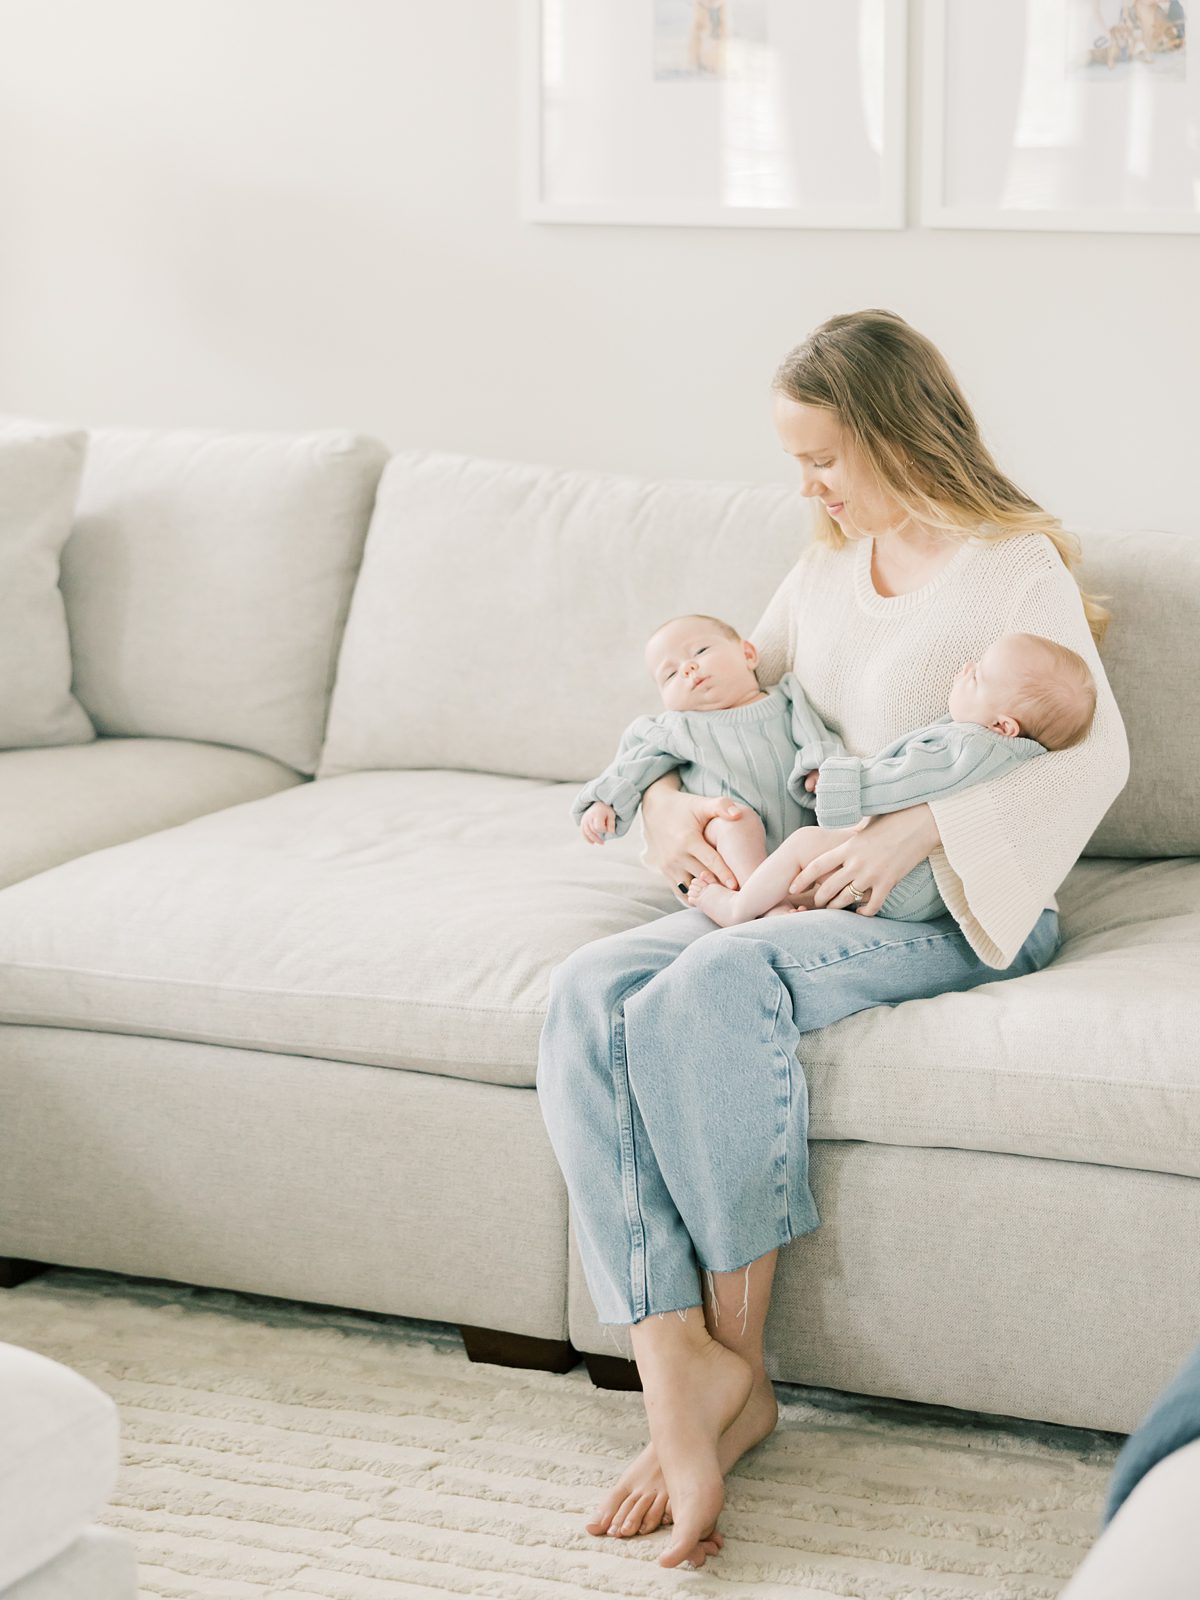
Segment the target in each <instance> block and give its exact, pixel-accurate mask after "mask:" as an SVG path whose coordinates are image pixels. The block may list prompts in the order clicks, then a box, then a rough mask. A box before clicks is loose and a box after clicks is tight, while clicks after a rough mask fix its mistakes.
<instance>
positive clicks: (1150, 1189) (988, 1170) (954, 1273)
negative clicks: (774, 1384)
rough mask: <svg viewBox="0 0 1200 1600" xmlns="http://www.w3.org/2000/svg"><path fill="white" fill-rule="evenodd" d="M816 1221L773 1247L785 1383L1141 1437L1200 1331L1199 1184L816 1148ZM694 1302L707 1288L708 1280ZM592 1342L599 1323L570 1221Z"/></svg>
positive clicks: (618, 1340)
mask: <svg viewBox="0 0 1200 1600" xmlns="http://www.w3.org/2000/svg"><path fill="white" fill-rule="evenodd" d="M809 1151H810V1168H809V1182H810V1185H811V1187H812V1191H813V1196H814V1198H815V1199H816V1202H817V1209H818V1211H819V1212H820V1215H821V1226H820V1227H819V1228H818V1229H817V1230H816V1231H815V1232H813V1233H810V1234H806V1235H805V1236H804V1237H803V1238H799V1239H794V1240H793V1241H792V1242H791V1243H790V1244H787V1245H785V1246H784V1247H783V1248H782V1249H781V1250H780V1252H779V1258H778V1262H777V1265H776V1272H775V1284H774V1288H773V1291H772V1296H771V1309H770V1312H769V1314H768V1318H767V1326H766V1332H765V1338H764V1344H765V1351H766V1367H767V1372H768V1374H769V1375H770V1376H771V1377H772V1378H773V1379H775V1380H776V1381H778V1382H782V1383H801V1384H810V1385H814V1386H817V1387H821V1388H828V1389H840V1390H846V1391H850V1392H853V1393H856V1394H867V1395H887V1396H889V1397H891V1398H893V1399H899V1400H916V1401H920V1402H922V1403H925V1404H932V1405H944V1406H953V1407H956V1408H958V1409H961V1410H968V1411H983V1412H989V1413H995V1414H998V1415H1001V1416H1011V1417H1022V1418H1028V1419H1034V1420H1037V1421H1042V1422H1055V1423H1063V1424H1066V1425H1069V1426H1073V1427H1082V1428H1100V1429H1105V1430H1111V1431H1116V1432H1120V1433H1129V1432H1131V1431H1132V1430H1133V1429H1134V1428H1135V1427H1136V1426H1137V1423H1138V1420H1139V1418H1141V1417H1142V1416H1143V1415H1144V1414H1145V1412H1146V1410H1147V1408H1148V1406H1149V1405H1150V1403H1151V1401H1152V1400H1153V1399H1154V1397H1155V1395H1157V1394H1158V1393H1159V1391H1160V1390H1161V1389H1162V1388H1163V1386H1164V1385H1165V1384H1166V1383H1167V1381H1168V1380H1169V1379H1170V1377H1171V1375H1172V1374H1173V1373H1174V1372H1175V1371H1176V1370H1177V1369H1178V1367H1179V1364H1180V1362H1181V1361H1182V1360H1183V1359H1184V1357H1185V1355H1186V1354H1187V1352H1188V1351H1189V1350H1191V1349H1192V1347H1193V1346H1194V1345H1195V1342H1196V1329H1197V1328H1198V1327H1200V1275H1197V1273H1196V1272H1195V1270H1194V1263H1195V1259H1196V1242H1197V1240H1198V1239H1200V1179H1196V1178H1186V1177H1176V1176H1173V1175H1171V1174H1167V1173H1161V1172H1139V1171H1135V1170H1133V1169H1131V1168H1128V1167H1101V1166H1093V1165H1090V1164H1087V1163H1083V1162H1073V1161H1050V1160H1046V1159H1043V1158H1041V1157H1036V1156H1011V1155H999V1154H996V1153H994V1152H989V1151H980V1150H952V1149H941V1148H937V1147H931V1146H922V1147H920V1148H917V1147H906V1146H901V1145H882V1144H868V1143H863V1142H859V1141H849V1140H847V1141H835V1140H814V1141H812V1143H811V1144H810V1146H809ZM697 1300H699V1290H697ZM570 1330H571V1342H572V1343H573V1344H574V1345H575V1347H576V1348H577V1349H579V1350H583V1351H587V1352H595V1353H597V1354H603V1355H609V1356H613V1355H622V1356H627V1357H630V1356H632V1348H631V1346H630V1342H629V1335H628V1331H627V1329H626V1328H624V1327H621V1326H615V1327H607V1328H602V1327H601V1326H600V1324H599V1322H598V1321H597V1320H596V1314H595V1310H594V1308H593V1306H592V1300H591V1295H590V1293H589V1291H588V1288H587V1283H586V1280H585V1278H584V1276H583V1269H582V1266H581V1263H580V1258H579V1253H578V1248H577V1245H576V1241H575V1233H574V1228H573V1226H572V1228H571V1230H570Z"/></svg>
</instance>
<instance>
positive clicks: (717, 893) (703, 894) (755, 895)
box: [688, 817, 809, 928]
mask: <svg viewBox="0 0 1200 1600" xmlns="http://www.w3.org/2000/svg"><path fill="white" fill-rule="evenodd" d="M722 820H723V819H721V818H719V817H716V818H714V819H713V822H710V823H709V824H708V827H707V828H705V830H704V832H705V837H706V838H707V837H708V829H709V828H712V827H713V826H714V823H719V822H722ZM755 821H758V818H757V817H756V818H755ZM724 826H726V827H728V826H730V824H729V823H728V822H727V821H726V822H724ZM758 830H759V834H760V836H761V837H762V839H763V841H764V852H765V840H766V836H765V834H763V830H762V823H761V822H758ZM807 831H808V830H807V829H805V828H797V829H796V831H795V833H792V834H789V835H788V837H787V838H786V839H785V840H784V841H783V843H782V844H781V845H780V846H779V848H778V849H777V850H775V851H773V852H772V853H771V854H770V855H769V856H768V855H765V853H764V854H762V855H760V856H759V858H758V864H757V865H756V866H755V867H754V870H753V871H752V872H750V873H749V875H747V874H746V873H744V872H743V871H742V870H741V869H740V868H739V867H738V866H735V865H734V862H733V859H732V858H731V857H730V856H729V855H727V854H726V851H725V849H724V847H723V846H722V845H721V844H718V843H717V841H716V839H709V843H710V844H713V845H715V846H716V848H717V849H718V850H720V851H721V854H722V855H723V856H725V859H726V860H727V861H728V862H729V864H730V866H731V867H733V869H734V871H735V872H736V873H737V880H738V882H739V883H740V884H741V886H742V887H741V888H740V889H726V888H725V886H724V884H720V883H710V884H707V885H702V886H697V884H695V883H694V884H693V885H692V888H691V889H690V890H689V892H688V900H689V901H690V902H691V904H692V905H694V906H696V907H697V909H698V910H700V911H703V913H704V915H705V916H706V917H710V918H711V919H712V920H713V922H715V923H717V925H718V926H719V927H722V928H732V927H733V926H734V925H735V924H737V923H739V922H753V921H754V919H755V918H756V917H765V916H773V915H781V914H783V913H784V912H791V911H795V910H796V909H797V907H796V905H795V904H794V903H793V902H792V901H791V899H790V898H789V897H788V885H789V884H790V883H791V881H792V879H793V878H794V877H795V876H796V874H797V873H798V872H799V871H800V869H801V868H802V867H803V866H804V865H805V864H806V862H807V861H808V859H809V857H808V852H807V850H806V849H805V845H806V843H807V841H806V840H805V839H804V838H803V835H804V834H805V833H806V832H807Z"/></svg>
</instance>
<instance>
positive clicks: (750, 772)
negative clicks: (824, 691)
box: [571, 672, 840, 854]
mask: <svg viewBox="0 0 1200 1600" xmlns="http://www.w3.org/2000/svg"><path fill="white" fill-rule="evenodd" d="M839 748H840V747H839V745H838V744H837V742H836V741H834V740H830V739H829V738H828V733H827V730H826V729H825V728H824V727H823V726H822V725H821V724H820V723H819V722H817V721H816V720H815V719H814V718H813V715H812V712H811V710H810V709H809V705H808V702H807V700H806V699H805V696H804V691H803V689H801V687H800V685H799V683H798V682H797V681H796V678H795V677H794V676H793V675H792V674H791V673H788V672H784V673H783V674H782V676H781V677H780V681H779V682H778V683H776V684H775V685H774V687H773V688H771V689H770V690H768V691H767V693H766V694H765V695H764V696H763V698H762V699H761V700H752V701H750V702H749V703H748V704H747V705H742V706H726V707H724V708H720V709H717V710H715V711H660V712H658V713H657V714H656V715H655V716H643V717H637V718H635V720H634V721H633V722H631V723H630V725H629V726H628V727H627V728H626V729H625V732H624V733H623V734H622V735H621V742H620V745H619V746H618V749H617V753H616V755H615V756H614V757H613V759H612V761H611V762H610V763H609V764H608V766H607V767H606V768H605V769H604V771H603V772H602V773H601V774H600V776H599V777H598V778H593V779H591V780H590V781H589V782H588V783H586V784H585V785H584V786H583V788H582V789H580V790H579V792H578V794H576V795H575V797H574V799H573V800H572V802H571V820H572V821H573V822H574V823H575V824H576V826H578V824H579V822H580V821H581V820H582V817H583V814H584V812H585V811H586V810H587V809H588V807H589V806H590V805H592V804H594V803H595V802H596V801H597V800H601V801H603V802H604V803H605V804H606V805H610V806H611V807H612V808H613V812H614V814H615V829H614V834H615V837H616V838H618V839H619V838H620V837H621V836H622V835H623V834H624V833H626V832H627V831H628V829H629V824H630V823H631V822H632V821H633V818H634V817H635V816H636V814H637V811H638V807H639V806H640V805H641V803H642V796H643V795H644V794H645V792H646V790H647V788H648V787H649V786H650V784H652V783H654V782H655V781H656V780H657V779H659V778H661V777H664V776H665V775H666V774H667V773H668V772H673V771H676V770H678V772H679V780H680V785H681V787H682V788H684V789H686V790H687V791H688V792H689V793H690V794H703V795H709V796H714V797H715V796H718V795H728V796H729V797H730V798H731V799H733V800H737V801H739V802H740V803H741V804H742V805H746V806H750V807H751V808H752V809H753V810H754V811H756V812H757V813H758V815H759V817H760V819H761V821H762V825H763V831H764V833H765V834H766V846H767V852H768V854H770V852H771V851H773V850H776V849H778V848H779V846H780V845H781V844H782V843H783V841H784V839H786V838H787V836H788V834H790V833H794V832H795V830H796V829H797V828H802V827H804V826H805V824H806V823H812V822H813V820H814V818H813V812H812V807H811V805H810V806H806V805H804V804H803V803H802V802H801V801H799V800H797V799H796V789H795V784H794V782H793V780H794V778H795V776H796V773H797V772H799V774H800V776H801V778H803V774H804V773H805V772H809V771H811V770H812V769H813V768H814V767H819V766H820V765H821V763H822V761H824V760H825V759H826V757H827V756H832V755H835V754H837V752H838V750H839Z"/></svg>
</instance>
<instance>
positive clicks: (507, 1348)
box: [458, 1323, 579, 1372]
mask: <svg viewBox="0 0 1200 1600" xmlns="http://www.w3.org/2000/svg"><path fill="white" fill-rule="evenodd" d="M458 1331H459V1333H461V1334H462V1342H463V1344H464V1346H465V1347H466V1352H467V1359H468V1360H469V1361H487V1362H490V1363H491V1365H492V1366H494V1367H532V1368H534V1369H535V1370H536V1371H538V1372H570V1370H571V1368H572V1367H576V1366H578V1365H579V1351H578V1350H576V1348H575V1346H574V1345H573V1344H572V1343H571V1341H570V1340H569V1339H533V1338H530V1336H529V1335H528V1334H523V1333H502V1332H500V1331H499V1330H498V1329H496V1328H468V1327H466V1326H465V1325H464V1324H462V1323H460V1324H459V1328H458Z"/></svg>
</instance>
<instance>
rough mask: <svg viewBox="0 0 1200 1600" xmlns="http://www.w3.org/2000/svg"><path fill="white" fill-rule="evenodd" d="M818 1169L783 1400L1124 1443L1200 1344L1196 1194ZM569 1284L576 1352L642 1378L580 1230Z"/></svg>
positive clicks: (881, 1152)
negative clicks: (591, 1275) (1083, 1434)
mask: <svg viewBox="0 0 1200 1600" xmlns="http://www.w3.org/2000/svg"><path fill="white" fill-rule="evenodd" d="M1013 981H1014V982H1016V981H1019V980H1016V979H1014V980H1013ZM976 992H977V991H976ZM809 1155H810V1167H809V1179H810V1182H811V1184H812V1191H813V1197H814V1198H815V1200H816V1202H817V1209H818V1210H819V1212H820V1214H821V1226H820V1227H819V1228H817V1229H816V1230H815V1231H814V1232H812V1233H808V1234H805V1235H804V1236H803V1237H802V1238H799V1239H794V1240H792V1242H791V1243H790V1244H788V1245H786V1246H785V1247H784V1248H783V1249H782V1250H780V1252H779V1258H778V1262H777V1265H776V1271H775V1282H774V1284H773V1286H772V1289H771V1304H770V1311H769V1314H768V1317H767V1323H766V1328H765V1331H764V1354H765V1363H766V1369H767V1374H768V1376H770V1377H772V1378H774V1379H776V1380H778V1381H779V1382H783V1383H802V1384H810V1385H813V1386H816V1387H819V1388H828V1389H843V1390H849V1391H851V1392H853V1393H855V1394H877V1395H888V1396H891V1397H894V1398H895V1399H898V1400H916V1401H920V1402H922V1403H923V1404H926V1405H944V1406H956V1407H958V1408H959V1409H961V1410H965V1411H987V1412H992V1413H994V1414H996V1415H999V1416H1009V1417H1029V1418H1033V1419H1036V1420H1038V1421H1041V1422H1057V1423H1061V1424H1063V1425H1065V1426H1067V1427H1080V1428H1106V1429H1110V1430H1112V1431H1115V1432H1120V1433H1128V1432H1129V1431H1130V1430H1131V1429H1132V1428H1135V1427H1136V1426H1137V1423H1138V1420H1139V1419H1140V1418H1141V1417H1142V1416H1143V1415H1144V1414H1145V1412H1146V1409H1147V1407H1148V1406H1149V1405H1150V1403H1151V1401H1152V1400H1153V1399H1154V1397H1155V1395H1156V1394H1158V1392H1159V1391H1160V1390H1161V1389H1162V1388H1163V1387H1164V1385H1165V1384H1166V1383H1167V1382H1168V1380H1169V1379H1170V1377H1171V1375H1172V1373H1173V1372H1174V1371H1175V1369H1176V1368H1177V1367H1178V1365H1179V1363H1180V1361H1182V1359H1183V1357H1184V1353H1185V1352H1186V1351H1187V1350H1188V1349H1190V1348H1191V1346H1192V1345H1193V1344H1194V1343H1195V1339H1196V1327H1197V1326H1198V1325H1200V1285H1198V1284H1197V1282H1196V1274H1195V1273H1189V1272H1187V1271H1181V1270H1180V1263H1181V1262H1185V1261H1190V1260H1191V1259H1192V1258H1193V1256H1194V1253H1195V1241H1196V1238H1197V1237H1198V1236H1200V1184H1195V1183H1191V1182H1188V1181H1186V1180H1184V1179H1181V1178H1175V1177H1170V1176H1169V1175H1167V1174H1165V1173H1160V1172H1135V1171H1131V1170H1129V1169H1126V1168H1116V1167H1103V1166H1094V1165H1091V1164H1089V1163H1088V1162H1084V1161H1031V1160H1028V1159H1027V1158H1025V1157H1024V1156H1019V1155H998V1154H992V1153H987V1152H982V1151H978V1150H953V1149H927V1150H917V1149H913V1148H910V1147H907V1146H905V1145H903V1144H890V1145H889V1144H870V1143H864V1144H856V1143H851V1142H842V1141H838V1140H833V1141H827V1140H821V1139H818V1140H816V1141H814V1142H813V1144H812V1145H811V1147H810V1151H809ZM568 1268H569V1283H570V1290H569V1318H570V1324H569V1325H570V1339H571V1343H572V1344H573V1345H574V1346H575V1348H576V1349H577V1350H581V1351H586V1352H591V1351H595V1352H599V1353H602V1354H606V1355H609V1356H613V1355H622V1356H625V1357H627V1358H631V1357H632V1346H631V1344H630V1340H629V1330H628V1328H626V1327H613V1328H608V1329H601V1327H600V1325H599V1323H598V1322H597V1321H596V1313H595V1309H594V1307H593V1305H592V1299H591V1294H590V1292H589V1290H588V1286H587V1280H586V1279H585V1278H584V1276H583V1271H582V1265H581V1262H580V1259H579V1251H578V1245H577V1242H576V1239H575V1228H574V1220H573V1214H572V1224H571V1242H570V1255H569V1258H568ZM696 1298H697V1301H699V1293H697V1297H696ZM1081 1343H1084V1344H1085V1347H1086V1352H1087V1353H1086V1357H1085V1358H1084V1359H1080V1345H1081ZM1168 1459H1170V1458H1168ZM961 1468H962V1462H961V1459H960V1463H959V1468H958V1469H957V1470H961ZM1157 1470H1158V1469H1157V1468H1155V1471H1157ZM1135 1493H1136V1491H1135ZM1096 1520H1097V1523H1099V1507H1097V1517H1096ZM1118 1521H1119V1519H1118ZM1115 1525H1116V1524H1114V1526H1115ZM1097 1531H1098V1530H1097ZM1122 1600H1140V1591H1139V1590H1138V1589H1137V1588H1136V1587H1134V1588H1132V1589H1129V1590H1126V1591H1124V1594H1123V1595H1122ZM1172 1600H1175V1597H1174V1596H1172Z"/></svg>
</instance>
